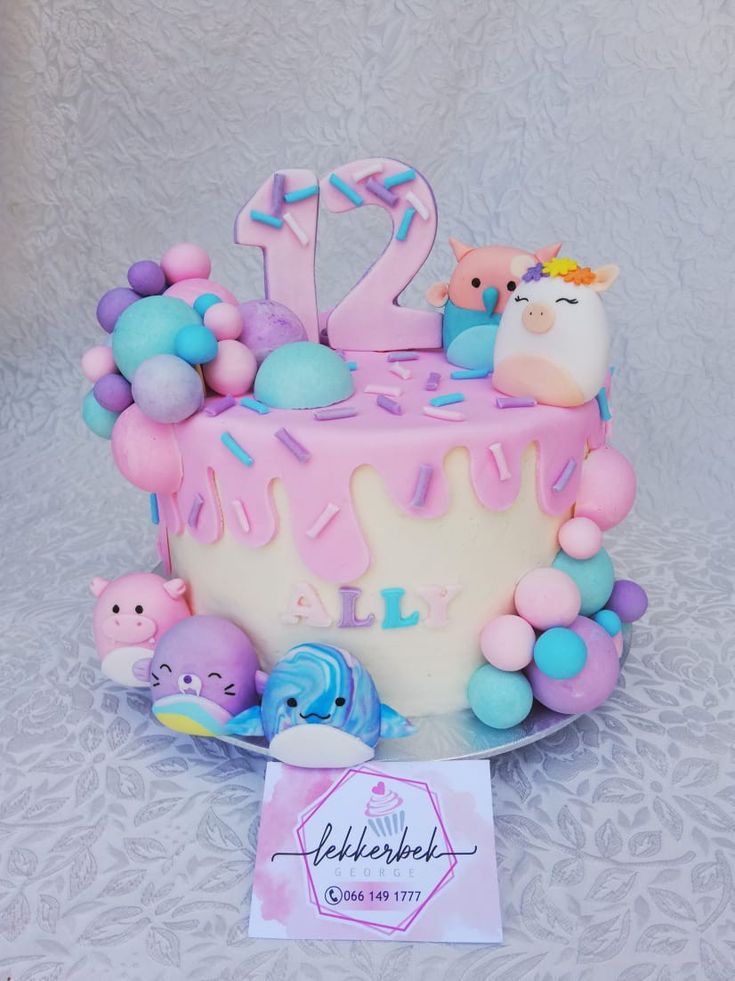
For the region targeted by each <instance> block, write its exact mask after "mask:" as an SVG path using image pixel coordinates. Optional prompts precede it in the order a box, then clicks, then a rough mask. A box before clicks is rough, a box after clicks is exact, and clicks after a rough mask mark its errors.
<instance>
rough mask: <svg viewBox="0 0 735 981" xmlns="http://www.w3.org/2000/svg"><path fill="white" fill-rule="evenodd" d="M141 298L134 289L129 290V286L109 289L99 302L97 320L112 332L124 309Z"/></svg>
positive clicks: (102, 326)
mask: <svg viewBox="0 0 735 981" xmlns="http://www.w3.org/2000/svg"><path fill="white" fill-rule="evenodd" d="M139 299H140V297H139V296H138V294H137V293H136V292H135V291H134V290H129V289H128V288H127V286H116V287H115V288H114V289H112V290H108V291H107V292H106V293H105V295H104V296H103V297H102V299H101V300H100V302H99V303H98V304H97V320H98V321H99V325H100V327H101V328H102V330H106V331H107V333H108V334H111V333H112V332H113V330H114V329H115V324H116V323H117V321H118V317H119V316H120V314H121V313H122V312H123V310H127V308H128V307H129V306H130V305H131V304H132V303H135V302H136V301H137V300H139Z"/></svg>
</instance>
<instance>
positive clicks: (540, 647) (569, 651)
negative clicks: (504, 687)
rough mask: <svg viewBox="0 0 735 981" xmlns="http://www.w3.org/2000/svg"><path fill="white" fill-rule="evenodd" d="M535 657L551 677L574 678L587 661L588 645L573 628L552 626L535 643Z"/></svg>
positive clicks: (541, 669) (540, 667)
mask: <svg viewBox="0 0 735 981" xmlns="http://www.w3.org/2000/svg"><path fill="white" fill-rule="evenodd" d="M533 659H534V661H535V662H536V667H537V668H538V669H539V671H543V673H544V674H546V675H548V676H549V678H574V677H575V675H578V674H579V672H580V671H581V670H582V668H583V667H584V666H585V663H586V661H587V645H586V644H585V642H584V641H583V640H582V638H581V637H580V636H579V634H575V633H574V631H573V630H567V629H566V627H552V628H551V629H550V630H545V631H544V632H543V633H542V634H541V636H540V637H539V638H538V640H537V641H536V643H535V644H534V646H533Z"/></svg>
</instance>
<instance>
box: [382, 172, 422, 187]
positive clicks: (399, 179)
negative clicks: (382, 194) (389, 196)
mask: <svg viewBox="0 0 735 981" xmlns="http://www.w3.org/2000/svg"><path fill="white" fill-rule="evenodd" d="M415 180H416V171H415V170H401V171H399V173H397V174H393V176H392V177H386V178H385V180H384V181H383V187H397V186H398V185H399V184H407V183H408V182H409V181H415Z"/></svg>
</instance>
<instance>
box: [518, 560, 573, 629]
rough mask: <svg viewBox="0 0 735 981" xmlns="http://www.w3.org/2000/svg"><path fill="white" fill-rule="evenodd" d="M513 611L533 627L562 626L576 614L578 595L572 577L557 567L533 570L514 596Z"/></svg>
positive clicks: (566, 624) (522, 581) (524, 578)
mask: <svg viewBox="0 0 735 981" xmlns="http://www.w3.org/2000/svg"><path fill="white" fill-rule="evenodd" d="M513 598H514V601H515V605H516V610H517V611H518V613H519V614H520V615H521V616H522V617H523V618H524V619H525V620H528V622H529V623H530V624H531V625H532V626H534V627H536V629H537V630H547V629H548V628H549V627H566V626H568V624H570V623H571V622H572V620H574V618H575V617H576V616H577V614H578V613H579V608H580V603H581V597H580V595H579V589H578V588H577V585H576V583H575V582H574V580H573V579H570V577H569V576H568V575H566V573H564V572H561V571H560V570H558V569H533V570H532V571H531V572H528V573H526V575H525V576H524V577H523V578H522V579H521V581H520V582H519V583H518V585H517V586H516V591H515V595H514V597H513Z"/></svg>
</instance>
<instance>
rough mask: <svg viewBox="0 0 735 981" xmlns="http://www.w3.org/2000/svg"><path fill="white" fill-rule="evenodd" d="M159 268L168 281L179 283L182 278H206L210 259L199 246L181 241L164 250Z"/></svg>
mask: <svg viewBox="0 0 735 981" xmlns="http://www.w3.org/2000/svg"><path fill="white" fill-rule="evenodd" d="M161 268H162V269H163V271H164V273H165V274H166V279H167V280H168V282H169V283H180V282H181V280H182V279H207V278H208V277H209V274H210V272H211V271H212V261H211V259H210V258H209V256H208V255H207V253H206V252H205V251H204V249H203V248H202V247H201V246H199V245H192V243H191V242H181V243H180V244H179V245H172V246H171V248H170V249H167V250H166V252H164V254H163V258H162V259H161Z"/></svg>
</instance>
